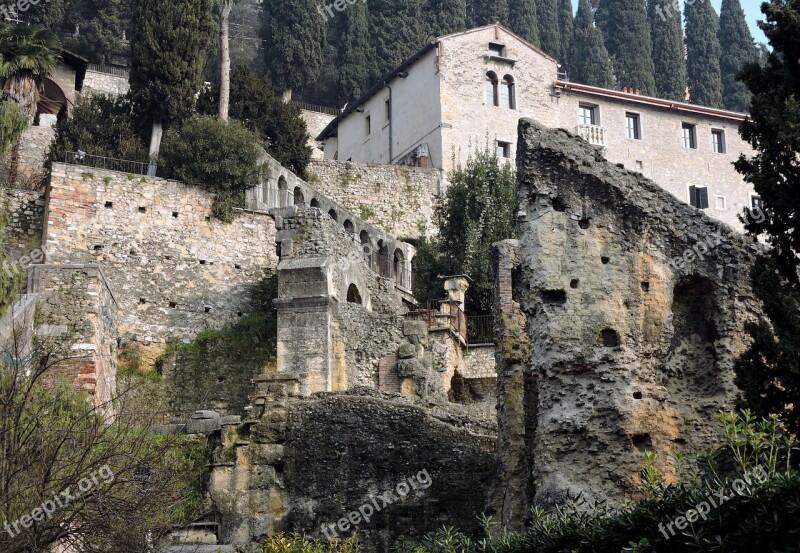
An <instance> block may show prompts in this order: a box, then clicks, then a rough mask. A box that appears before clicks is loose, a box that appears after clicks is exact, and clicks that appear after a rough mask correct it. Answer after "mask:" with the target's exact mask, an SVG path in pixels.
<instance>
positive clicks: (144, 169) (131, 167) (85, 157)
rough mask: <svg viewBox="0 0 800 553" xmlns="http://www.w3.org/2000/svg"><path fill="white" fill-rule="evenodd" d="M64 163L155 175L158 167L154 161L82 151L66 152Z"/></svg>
mask: <svg viewBox="0 0 800 553" xmlns="http://www.w3.org/2000/svg"><path fill="white" fill-rule="evenodd" d="M64 163H66V164H67V165H84V166H86V167H92V168H94V169H106V170H108V171H119V172H120V173H132V174H135V175H155V169H156V164H155V163H153V162H148V161H131V160H127V159H115V158H113V157H103V156H93V155H90V154H87V153H86V152H82V151H77V152H66V153H65V154H64Z"/></svg>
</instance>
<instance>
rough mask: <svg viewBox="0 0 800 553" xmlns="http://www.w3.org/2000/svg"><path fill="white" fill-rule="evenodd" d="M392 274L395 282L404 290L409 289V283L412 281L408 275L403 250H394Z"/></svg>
mask: <svg viewBox="0 0 800 553" xmlns="http://www.w3.org/2000/svg"><path fill="white" fill-rule="evenodd" d="M392 257H393V259H392V274H393V275H394V282H395V284H398V285H400V286H403V287H404V288H408V281H409V280H410V279H409V278H408V277H407V275H406V266H405V256H404V255H403V250H401V249H399V248H398V249H396V250H394V256H392Z"/></svg>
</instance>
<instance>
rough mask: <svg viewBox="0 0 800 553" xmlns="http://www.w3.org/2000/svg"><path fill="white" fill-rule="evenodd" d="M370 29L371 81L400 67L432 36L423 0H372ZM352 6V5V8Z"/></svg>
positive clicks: (369, 4) (369, 5)
mask: <svg viewBox="0 0 800 553" xmlns="http://www.w3.org/2000/svg"><path fill="white" fill-rule="evenodd" d="M368 8H369V28H370V46H371V49H372V56H371V59H372V63H371V65H370V81H374V80H375V79H378V78H380V76H381V75H383V74H384V73H386V72H387V71H390V70H391V69H393V68H395V67H397V66H398V65H400V63H402V62H403V61H404V60H405V59H406V58H408V57H409V56H410V55H412V54H413V53H414V52H416V51H417V50H419V49H420V48H421V47H422V46H423V45H424V43H425V39H426V38H427V37H428V30H429V29H428V26H427V25H426V23H425V16H426V9H425V5H424V4H423V3H422V2H421V0H409V1H408V2H401V3H398V2H397V1H396V0H370V1H369V2H368ZM348 9H350V8H348Z"/></svg>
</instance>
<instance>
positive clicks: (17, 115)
mask: <svg viewBox="0 0 800 553" xmlns="http://www.w3.org/2000/svg"><path fill="white" fill-rule="evenodd" d="M27 128H28V118H27V117H25V116H24V115H23V114H22V112H21V111H20V110H19V108H18V107H17V105H16V104H14V103H12V102H0V155H2V154H5V153H6V152H8V150H9V149H10V148H11V147H12V146H13V145H14V144H16V143H17V140H19V137H20V136H21V135H22V133H23V132H24V131H25V129H27Z"/></svg>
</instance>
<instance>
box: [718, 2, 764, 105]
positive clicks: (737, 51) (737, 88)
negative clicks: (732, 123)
mask: <svg viewBox="0 0 800 553" xmlns="http://www.w3.org/2000/svg"><path fill="white" fill-rule="evenodd" d="M719 45H720V47H721V48H722V57H721V58H720V70H721V72H722V103H723V105H724V106H725V109H730V110H734V111H742V112H745V111H747V110H748V109H749V108H750V92H749V91H748V90H747V86H746V85H745V84H744V83H743V82H741V81H739V80H738V79H737V76H738V74H739V71H741V70H742V68H744V66H745V65H747V64H749V63H753V62H755V61H756V60H757V59H758V52H757V50H756V49H755V43H754V41H753V35H751V34H750V29H749V28H748V26H747V21H746V20H745V18H744V10H742V6H741V4H739V0H723V1H722V8H721V9H720V12H719Z"/></svg>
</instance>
